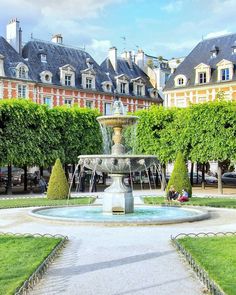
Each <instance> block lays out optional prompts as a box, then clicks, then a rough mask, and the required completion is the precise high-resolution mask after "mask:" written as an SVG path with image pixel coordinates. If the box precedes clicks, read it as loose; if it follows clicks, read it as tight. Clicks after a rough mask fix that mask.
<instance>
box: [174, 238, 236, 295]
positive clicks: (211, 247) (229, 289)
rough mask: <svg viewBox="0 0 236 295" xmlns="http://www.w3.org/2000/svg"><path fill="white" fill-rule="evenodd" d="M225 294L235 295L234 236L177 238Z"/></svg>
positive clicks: (235, 249)
mask: <svg viewBox="0 0 236 295" xmlns="http://www.w3.org/2000/svg"><path fill="white" fill-rule="evenodd" d="M178 241H179V242H180V243H181V244H182V245H183V246H184V247H185V248H186V249H187V250H188V251H189V252H190V253H191V255H192V257H193V258H194V259H195V261H196V262H197V263H198V264H199V265H200V266H201V267H202V268H204V269H205V270H206V271H207V273H208V275H209V276H210V278H211V279H213V280H214V281H215V282H216V283H217V284H218V285H219V286H220V287H221V289H222V290H223V291H224V292H225V294H227V295H236V279H235V278H236V237H235V236H228V237H219V236H218V237H204V238H189V237H186V238H181V239H179V240H178Z"/></svg>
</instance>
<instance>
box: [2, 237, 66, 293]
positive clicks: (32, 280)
mask: <svg viewBox="0 0 236 295" xmlns="http://www.w3.org/2000/svg"><path fill="white" fill-rule="evenodd" d="M0 236H18V237H50V238H62V240H61V241H60V242H59V243H58V244H57V246H56V247H55V248H54V249H53V250H52V251H51V253H49V255H48V256H47V257H46V259H45V260H44V261H43V262H42V263H41V264H40V265H39V266H38V268H37V269H36V270H35V271H34V272H33V273H32V274H31V275H30V277H29V278H28V279H27V280H25V281H24V283H23V284H22V286H21V287H19V288H18V289H17V290H16V291H15V293H14V295H22V294H27V293H28V291H29V289H33V287H34V286H35V285H36V284H37V283H38V281H39V280H40V279H41V278H42V277H43V275H44V273H45V272H46V270H47V269H48V267H49V265H50V264H51V263H52V262H53V261H54V259H55V258H56V257H57V256H58V255H59V253H60V251H61V250H62V248H64V247H65V244H66V243H67V242H68V237H67V236H63V235H60V234H56V235H51V234H39V233H36V234H31V233H23V234H22V233H11V232H0Z"/></svg>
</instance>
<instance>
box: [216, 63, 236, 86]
mask: <svg viewBox="0 0 236 295" xmlns="http://www.w3.org/2000/svg"><path fill="white" fill-rule="evenodd" d="M216 66H217V73H218V81H219V82H220V81H229V80H232V79H233V68H234V66H233V63H232V62H231V61H229V60H226V59H222V60H221V61H220V62H218V64H216Z"/></svg>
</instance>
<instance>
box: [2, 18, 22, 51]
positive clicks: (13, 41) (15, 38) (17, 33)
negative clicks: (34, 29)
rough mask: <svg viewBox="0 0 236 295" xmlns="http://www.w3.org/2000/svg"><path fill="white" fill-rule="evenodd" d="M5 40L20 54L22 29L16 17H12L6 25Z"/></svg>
mask: <svg viewBox="0 0 236 295" xmlns="http://www.w3.org/2000/svg"><path fill="white" fill-rule="evenodd" d="M6 39H7V42H8V43H9V44H10V45H11V46H12V47H13V48H14V49H15V50H16V51H17V52H18V53H20V54H21V49H22V30H21V28H20V22H19V21H18V20H17V19H12V20H11V21H10V22H9V24H8V25H7V27H6Z"/></svg>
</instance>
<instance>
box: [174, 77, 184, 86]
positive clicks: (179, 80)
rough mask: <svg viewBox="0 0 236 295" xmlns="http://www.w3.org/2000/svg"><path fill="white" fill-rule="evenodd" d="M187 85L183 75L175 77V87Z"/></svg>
mask: <svg viewBox="0 0 236 295" xmlns="http://www.w3.org/2000/svg"><path fill="white" fill-rule="evenodd" d="M186 84H187V78H186V77H185V76H184V75H177V76H176V77H175V86H176V87H180V86H185V85H186Z"/></svg>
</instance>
